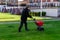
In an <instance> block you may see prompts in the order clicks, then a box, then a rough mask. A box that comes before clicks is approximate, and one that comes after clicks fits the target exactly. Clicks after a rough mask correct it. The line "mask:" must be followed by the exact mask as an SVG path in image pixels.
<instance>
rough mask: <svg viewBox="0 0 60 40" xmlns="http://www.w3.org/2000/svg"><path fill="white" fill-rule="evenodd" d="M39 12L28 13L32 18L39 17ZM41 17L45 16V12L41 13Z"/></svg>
mask: <svg viewBox="0 0 60 40" xmlns="http://www.w3.org/2000/svg"><path fill="white" fill-rule="evenodd" d="M40 13H41V12H30V15H32V16H40V15H41V14H40ZM42 16H46V12H42Z"/></svg>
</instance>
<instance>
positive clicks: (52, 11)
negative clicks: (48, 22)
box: [31, 8, 58, 17]
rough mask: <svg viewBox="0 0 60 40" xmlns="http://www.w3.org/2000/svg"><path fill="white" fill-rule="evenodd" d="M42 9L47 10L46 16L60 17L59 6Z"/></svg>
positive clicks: (37, 10)
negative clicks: (59, 14)
mask: <svg viewBox="0 0 60 40" xmlns="http://www.w3.org/2000/svg"><path fill="white" fill-rule="evenodd" d="M31 11H33V12H40V11H41V10H40V9H34V10H31ZM42 11H45V12H46V16H52V17H58V9H57V8H54V9H51V8H50V9H43V10H42Z"/></svg>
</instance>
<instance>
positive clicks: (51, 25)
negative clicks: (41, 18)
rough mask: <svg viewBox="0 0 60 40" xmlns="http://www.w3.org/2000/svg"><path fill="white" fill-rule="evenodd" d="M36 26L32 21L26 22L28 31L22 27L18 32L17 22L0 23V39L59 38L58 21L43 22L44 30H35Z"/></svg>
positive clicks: (46, 39)
mask: <svg viewBox="0 0 60 40" xmlns="http://www.w3.org/2000/svg"><path fill="white" fill-rule="evenodd" d="M9 26H12V27H9ZM36 27H37V26H36V25H35V24H34V23H33V22H28V28H29V29H30V31H28V32H27V31H25V30H24V27H23V28H22V32H20V33H19V32H18V28H19V23H12V24H8V23H7V24H0V40H60V21H53V22H51V21H49V22H48V21H47V22H44V28H45V31H44V32H40V31H37V30H36Z"/></svg>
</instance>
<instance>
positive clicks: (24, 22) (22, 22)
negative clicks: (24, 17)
mask: <svg viewBox="0 0 60 40" xmlns="http://www.w3.org/2000/svg"><path fill="white" fill-rule="evenodd" d="M23 24H24V25H25V30H28V28H27V22H26V21H21V23H20V26H19V31H21V28H22V26H23Z"/></svg>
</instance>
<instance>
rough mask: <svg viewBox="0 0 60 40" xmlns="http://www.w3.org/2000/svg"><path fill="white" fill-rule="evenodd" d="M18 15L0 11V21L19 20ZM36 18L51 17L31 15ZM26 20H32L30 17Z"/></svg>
mask: <svg viewBox="0 0 60 40" xmlns="http://www.w3.org/2000/svg"><path fill="white" fill-rule="evenodd" d="M20 17H21V16H20V15H11V14H10V13H0V21H19V20H20ZM33 18H35V19H37V20H39V19H51V18H48V17H47V18H45V17H33ZM28 20H32V19H31V18H28Z"/></svg>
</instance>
